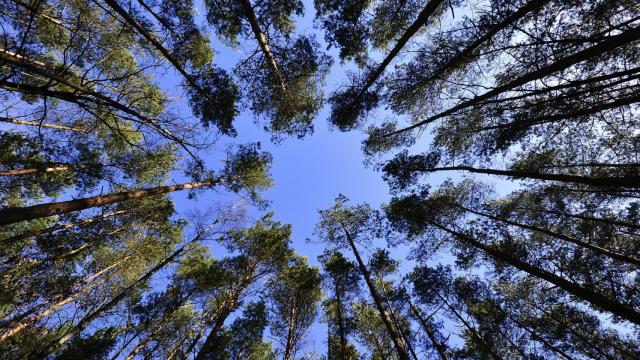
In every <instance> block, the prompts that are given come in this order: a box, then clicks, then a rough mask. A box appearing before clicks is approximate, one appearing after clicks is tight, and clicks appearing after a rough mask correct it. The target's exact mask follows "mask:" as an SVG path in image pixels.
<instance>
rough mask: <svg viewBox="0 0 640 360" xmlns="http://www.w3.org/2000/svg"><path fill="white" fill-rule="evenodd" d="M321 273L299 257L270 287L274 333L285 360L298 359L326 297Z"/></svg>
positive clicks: (271, 325)
mask: <svg viewBox="0 0 640 360" xmlns="http://www.w3.org/2000/svg"><path fill="white" fill-rule="evenodd" d="M320 285H321V277H320V271H319V269H318V268H316V267H311V266H309V265H307V260H306V258H304V257H295V258H293V259H292V260H290V262H289V264H287V266H286V267H285V268H283V269H282V270H281V271H280V272H279V273H278V274H277V277H276V278H274V279H273V280H272V281H271V282H270V284H269V294H270V299H271V304H270V307H269V308H270V314H271V315H270V321H269V323H270V327H271V333H272V334H273V335H274V336H275V337H276V338H277V339H278V341H279V342H280V344H281V345H282V354H283V355H282V358H283V359H284V360H291V359H295V356H296V353H297V352H298V351H299V350H300V347H301V346H302V341H303V339H304V335H305V333H306V331H307V330H308V329H309V327H310V326H311V324H313V322H314V321H315V319H316V318H317V314H318V302H319V301H320V299H321V297H322V291H321V288H320Z"/></svg>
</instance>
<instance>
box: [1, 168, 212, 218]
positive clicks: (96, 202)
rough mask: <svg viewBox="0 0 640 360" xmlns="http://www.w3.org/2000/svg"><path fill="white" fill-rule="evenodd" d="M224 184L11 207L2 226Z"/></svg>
mask: <svg viewBox="0 0 640 360" xmlns="http://www.w3.org/2000/svg"><path fill="white" fill-rule="evenodd" d="M222 182H223V180H221V179H214V180H208V181H201V182H192V183H185V184H180V185H170V186H159V187H155V188H149V189H141V190H132V191H123V192H118V193H112V194H108V195H99V196H92V197H87V198H82V199H76V200H68V201H59V202H51V203H46V204H38V205H31V206H24V207H9V208H5V209H1V210H0V226H1V225H9V224H14V223H17V222H20V221H26V220H34V219H40V218H45V217H49V216H54V215H62V214H67V213H70V212H74V211H81V210H86V209H90V208H94V207H98V206H104V205H109V204H114V203H118V202H122V201H127V200H134V199H142V198H145V197H149V196H154V195H161V194H167V193H170V192H173V191H180V190H188V189H195V188H200V187H206V186H213V185H217V184H220V183H222Z"/></svg>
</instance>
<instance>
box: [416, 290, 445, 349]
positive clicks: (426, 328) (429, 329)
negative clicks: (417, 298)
mask: <svg viewBox="0 0 640 360" xmlns="http://www.w3.org/2000/svg"><path fill="white" fill-rule="evenodd" d="M408 302H409V310H410V311H411V312H412V313H413V315H414V316H415V318H416V319H418V322H419V323H420V326H422V329H423V330H424V332H425V333H426V334H427V337H428V338H429V341H431V344H433V347H434V349H436V351H437V352H438V355H439V356H440V359H442V360H449V357H448V356H447V353H446V345H444V344H442V343H440V342H439V341H438V339H437V338H436V332H435V330H434V329H433V327H431V325H430V324H429V323H427V320H426V319H425V318H424V317H423V316H422V312H421V311H420V310H419V309H418V308H416V306H415V305H413V302H412V301H411V299H408Z"/></svg>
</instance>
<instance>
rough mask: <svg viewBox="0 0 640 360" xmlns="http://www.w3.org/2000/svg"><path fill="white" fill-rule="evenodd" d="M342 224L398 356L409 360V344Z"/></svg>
mask: <svg viewBox="0 0 640 360" xmlns="http://www.w3.org/2000/svg"><path fill="white" fill-rule="evenodd" d="M341 226H342V230H343V231H344V234H345V237H346V238H347V242H348V243H349V246H350V247H351V251H353V255H354V256H355V258H356V261H357V262H358V267H359V268H360V272H361V273H362V276H363V277H364V279H365V282H366V283H367V286H368V287H369V292H370V293H371V297H372V298H373V302H374V303H375V304H376V308H377V309H378V312H379V314H380V318H381V319H382V322H383V323H384V325H385V327H386V328H387V332H389V336H390V337H391V340H392V341H393V345H394V346H395V348H396V351H397V352H398V358H399V359H400V360H409V352H408V350H407V346H406V344H405V342H404V340H403V339H402V337H401V336H400V334H398V332H397V331H396V329H394V327H393V324H392V322H391V319H390V317H389V314H388V313H387V311H386V309H385V308H384V305H383V304H382V299H381V297H380V295H379V294H378V290H376V288H375V285H374V284H373V281H372V280H371V276H370V274H369V270H367V267H366V266H365V264H364V262H363V261H362V258H361V257H360V254H359V253H358V249H357V248H356V245H355V243H354V242H353V239H352V238H351V234H349V231H347V229H346V228H345V227H344V225H341Z"/></svg>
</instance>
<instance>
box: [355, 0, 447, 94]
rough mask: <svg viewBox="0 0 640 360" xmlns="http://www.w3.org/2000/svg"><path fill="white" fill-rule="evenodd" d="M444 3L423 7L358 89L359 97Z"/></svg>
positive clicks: (437, 0) (433, 1)
mask: <svg viewBox="0 0 640 360" xmlns="http://www.w3.org/2000/svg"><path fill="white" fill-rule="evenodd" d="M443 2H444V0H430V1H429V2H428V3H427V4H426V5H425V7H424V8H423V9H422V11H420V14H418V17H417V18H416V19H415V20H414V22H413V23H412V24H411V25H410V26H409V27H408V28H407V30H405V32H404V33H403V34H402V36H401V37H400V39H398V42H396V44H395V46H394V47H393V49H391V51H389V53H388V54H387V56H386V57H385V58H384V60H382V62H381V63H380V65H378V67H376V68H375V70H373V71H372V72H371V73H370V75H369V76H368V77H367V81H366V82H365V84H364V86H363V87H362V88H361V89H360V91H359V95H360V96H362V95H363V94H364V93H365V92H367V90H369V88H370V87H371V86H372V85H373V84H374V83H375V82H376V81H377V80H378V78H379V77H380V75H382V73H383V72H384V70H385V69H386V68H387V66H389V64H390V63H391V61H393V59H394V58H395V57H396V56H397V55H398V54H399V53H400V51H401V50H402V48H403V47H404V46H405V45H406V44H407V42H409V40H410V39H411V38H412V37H413V36H414V35H415V34H416V33H417V32H418V30H420V28H422V27H423V26H424V25H425V24H427V22H428V21H429V20H430V19H431V15H433V14H434V13H435V12H436V11H437V10H438V8H439V7H440V5H441V4H442V3H443Z"/></svg>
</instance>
